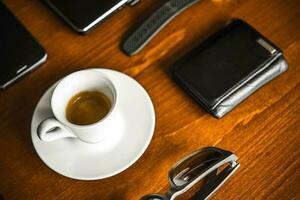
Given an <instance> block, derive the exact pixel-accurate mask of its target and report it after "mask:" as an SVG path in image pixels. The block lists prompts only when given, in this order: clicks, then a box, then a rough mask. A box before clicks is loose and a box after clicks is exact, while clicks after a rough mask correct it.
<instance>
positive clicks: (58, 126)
mask: <svg viewBox="0 0 300 200" xmlns="http://www.w3.org/2000/svg"><path fill="white" fill-rule="evenodd" d="M37 134H38V137H39V138H40V140H42V141H44V142H52V141H55V140H58V139H61V138H67V137H72V138H76V135H75V134H74V133H73V132H72V131H71V130H70V129H69V128H68V127H66V126H65V125H63V124H62V123H60V122H59V121H57V119H55V118H54V117H50V118H48V119H45V120H44V121H42V122H41V123H40V124H39V126H38V128H37Z"/></svg>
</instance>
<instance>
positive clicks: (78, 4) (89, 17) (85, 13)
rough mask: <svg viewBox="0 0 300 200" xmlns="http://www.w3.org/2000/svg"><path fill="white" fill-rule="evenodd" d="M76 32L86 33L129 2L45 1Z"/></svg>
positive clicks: (119, 0) (89, 0) (108, 0)
mask: <svg viewBox="0 0 300 200" xmlns="http://www.w3.org/2000/svg"><path fill="white" fill-rule="evenodd" d="M44 1H45V2H46V3H47V4H48V5H49V6H50V7H52V9H53V10H54V11H55V12H57V13H58V14H59V15H60V16H61V17H63V18H64V20H65V21H66V22H67V23H68V24H70V25H71V26H72V27H73V28H74V29H75V30H76V31H79V32H86V31H88V29H90V28H92V27H93V26H94V25H96V24H97V23H99V22H100V21H102V20H103V19H104V18H106V17H107V16H108V15H110V14H112V13H113V12H114V11H115V10H117V9H118V8H120V7H121V6H122V5H124V4H125V3H127V2H128V0H88V1H86V0H76V1H74V0H44Z"/></svg>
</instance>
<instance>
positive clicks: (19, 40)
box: [0, 2, 47, 89]
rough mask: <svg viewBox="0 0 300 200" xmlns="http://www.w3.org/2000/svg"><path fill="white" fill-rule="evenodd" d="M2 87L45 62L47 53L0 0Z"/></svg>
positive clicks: (0, 66)
mask: <svg viewBox="0 0 300 200" xmlns="http://www.w3.org/2000/svg"><path fill="white" fill-rule="evenodd" d="M0 27H1V31H0V88H1V89H4V88H6V87H7V86H8V85H10V84H11V83H13V82H14V81H15V80H17V79H18V78H20V77H21V76H23V75H24V74H26V73H28V72H29V71H31V70H33V69H34V68H36V67H37V66H39V65H40V64H42V63H44V62H45V61H46V58H47V54H46V52H45V50H44V49H43V47H42V46H41V45H40V44H39V43H38V42H37V40H36V39H35V38H34V37H33V36H32V35H31V34H30V32H29V31H27V30H26V28H25V27H24V26H23V25H22V24H21V23H20V22H19V21H18V19H17V18H16V17H15V16H14V15H13V14H12V13H11V12H10V11H9V10H8V8H7V7H6V6H5V5H4V4H3V3H2V2H0Z"/></svg>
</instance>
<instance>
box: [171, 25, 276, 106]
mask: <svg viewBox="0 0 300 200" xmlns="http://www.w3.org/2000/svg"><path fill="white" fill-rule="evenodd" d="M262 44H264V45H262ZM280 54H281V51H280V50H279V49H278V48H277V47H275V45H273V44H272V43H271V42H270V41H268V40H267V39H266V38H264V37H263V36H262V35H261V34H259V33H258V32H257V31H256V30H255V29H253V28H252V27H251V26H249V25H248V24H246V23H245V22H243V21H241V20H233V21H232V22H231V23H230V24H229V25H227V26H225V27H224V28H222V29H221V30H220V31H218V32H217V33H215V34H214V35H212V36H211V37H209V38H208V39H207V40H205V41H204V42H203V43H202V44H200V45H199V46H198V47H196V48H195V49H194V50H192V51H191V52H190V53H188V54H187V55H186V56H184V57H183V58H182V59H180V60H179V61H178V62H176V63H175V65H174V66H173V67H172V69H171V71H172V72H173V75H174V77H176V79H177V81H179V82H180V84H181V85H184V87H185V88H188V90H189V92H190V93H193V95H194V96H196V97H197V98H198V99H200V100H201V101H202V104H204V105H205V106H206V107H208V108H209V109H213V108H215V107H216V106H217V105H218V104H219V103H220V102H221V101H222V100H223V99H224V98H226V97H227V96H228V95H230V94H231V93H233V92H234V91H235V90H237V89H238V88H239V87H241V86H242V85H243V84H246V83H247V81H249V80H251V78H252V77H255V76H256V75H257V74H258V73H260V72H261V71H263V70H264V69H265V68H266V67H267V63H269V62H272V59H275V58H276V57H277V56H278V55H280Z"/></svg>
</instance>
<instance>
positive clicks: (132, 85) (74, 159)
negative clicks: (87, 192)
mask: <svg viewBox="0 0 300 200" xmlns="http://www.w3.org/2000/svg"><path fill="white" fill-rule="evenodd" d="M91 70H98V71H100V72H102V73H105V74H106V75H107V76H108V77H109V78H110V79H111V81H112V82H113V83H114V84H115V87H116V90H117V93H118V96H119V99H120V101H119V102H120V111H121V112H120V113H121V117H122V120H123V124H122V126H124V129H123V130H125V131H124V132H123V133H120V135H121V136H120V139H119V140H117V141H114V142H113V143H112V142H110V141H103V142H100V143H97V144H87V143H84V142H82V141H80V140H77V139H70V138H65V139H61V140H57V141H54V142H43V141H41V140H40V139H39V138H38V136H37V133H36V129H37V126H38V124H39V123H40V122H41V121H42V120H44V119H46V118H47V117H49V116H53V114H52V111H51V108H50V98H51V94H52V92H53V90H54V88H55V86H56V85H57V84H58V82H57V83H55V84H54V85H52V86H51V87H50V88H49V89H48V90H47V91H46V93H45V94H44V95H43V97H42V98H41V99H40V101H39V103H38V104H37V106H36V108H35V111H34V114H33V117H32V122H31V138H32V142H33V145H34V148H35V150H36V152H37V153H38V155H39V157H40V158H41V159H42V160H43V161H44V163H45V164H46V165H47V166H48V167H50V168H51V169H53V170H54V171H56V172H57V173H59V174H61V175H64V176H67V177H69V178H73V179H80V180H96V179H103V178H107V177H110V176H113V175H116V174H118V173H120V172H122V171H124V170H125V169H127V168H128V167H130V166H131V165H132V164H133V163H135V162H136V161H137V160H138V159H139V158H140V157H141V155H142V154H143V153H144V151H145V150H146V149H147V147H148V145H149V143H150V141H151V138H152V136H153V132H154V126H155V114H154V108H153V104H152V102H151V99H150V98H149V96H148V94H147V92H146V91H145V90H144V88H143V87H142V86H141V85H140V84H139V83H138V82H136V81H135V80H134V79H132V78H131V77H129V76H127V75H125V74H123V73H120V72H117V71H114V70H109V69H91ZM116 126H118V124H116Z"/></svg>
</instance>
